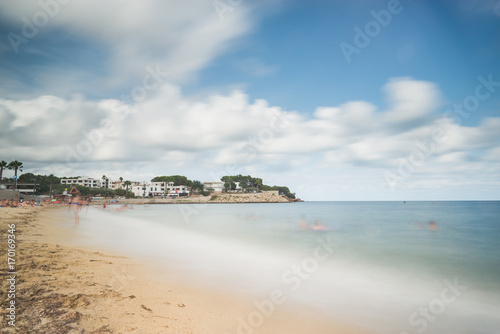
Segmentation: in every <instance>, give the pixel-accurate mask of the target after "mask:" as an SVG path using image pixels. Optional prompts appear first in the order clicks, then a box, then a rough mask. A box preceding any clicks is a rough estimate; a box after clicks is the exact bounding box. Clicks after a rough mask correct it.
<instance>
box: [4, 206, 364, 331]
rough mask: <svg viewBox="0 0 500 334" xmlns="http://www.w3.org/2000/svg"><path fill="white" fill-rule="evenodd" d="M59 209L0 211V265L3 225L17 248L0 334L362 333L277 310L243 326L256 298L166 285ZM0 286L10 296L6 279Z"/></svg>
mask: <svg viewBox="0 0 500 334" xmlns="http://www.w3.org/2000/svg"><path fill="white" fill-rule="evenodd" d="M63 210H64V209H63V208H57V207H48V208H47V207H46V208H37V207H34V208H0V221H1V222H2V224H1V231H0V232H1V234H2V240H4V242H2V246H1V257H2V258H6V256H4V254H5V253H6V251H7V242H6V240H7V238H5V237H4V236H5V235H6V234H7V233H8V232H7V224H15V225H16V229H15V230H16V231H15V233H16V241H17V243H16V247H17V253H16V256H17V258H16V269H17V276H16V285H15V286H16V297H15V302H16V306H17V307H16V312H15V313H16V319H15V324H16V328H15V329H14V328H13V327H12V326H9V325H8V324H7V322H8V318H7V317H6V316H7V315H8V310H7V307H6V306H7V305H8V302H9V300H8V298H7V296H5V297H2V300H1V305H2V307H1V310H2V311H1V314H2V322H3V323H2V326H0V327H1V328H2V330H1V333H14V332H36V333H56V332H57V333H82V329H84V332H85V333H218V334H219V333H305V332H311V333H332V332H335V333H339V334H341V333H345V334H354V333H364V332H363V331H361V330H359V329H354V328H352V327H351V326H350V325H346V324H342V323H340V322H338V321H336V322H332V321H330V320H329V319H321V317H320V316H319V315H316V314H315V313H314V311H313V310H308V309H306V308H304V309H301V310H300V315H297V314H296V313H293V312H292V310H288V309H285V308H283V309H281V308H280V309H277V310H275V312H273V314H272V315H271V316H269V317H268V318H266V321H265V322H264V323H263V324H262V326H258V328H257V327H256V328H253V327H245V326H243V325H242V321H243V320H242V319H243V318H245V319H246V318H247V316H248V315H249V314H251V313H252V312H253V311H255V306H254V305H253V302H254V300H255V299H258V298H256V296H242V295H235V294H230V293H227V292H224V291H215V290H213V289H211V290H209V289H207V288H201V287H197V286H186V285H183V284H179V282H172V281H168V280H167V281H166V280H165V279H164V278H161V279H160V278H159V277H158V276H157V275H156V274H155V269H154V268H153V267H151V266H149V265H147V264H145V263H142V262H141V261H137V260H135V259H131V258H128V257H124V256H121V255H120V254H115V253H114V252H113V251H112V250H100V249H92V248H89V247H86V246H82V245H84V243H82V242H81V241H79V240H78V239H77V236H76V234H75V233H74V229H73V228H71V227H70V226H71V225H72V222H71V220H70V219H68V216H67V214H65V213H64V211H63ZM4 266H5V263H4V264H3V266H2V267H4ZM2 274H3V275H5V270H2ZM1 287H2V291H6V290H8V283H7V281H6V279H2V285H1ZM260 297H261V296H259V298H260ZM295 311H297V310H295Z"/></svg>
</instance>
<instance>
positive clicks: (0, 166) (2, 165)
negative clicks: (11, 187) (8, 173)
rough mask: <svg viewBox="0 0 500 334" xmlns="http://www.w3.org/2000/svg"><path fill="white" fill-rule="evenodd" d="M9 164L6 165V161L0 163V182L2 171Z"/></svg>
mask: <svg viewBox="0 0 500 334" xmlns="http://www.w3.org/2000/svg"><path fill="white" fill-rule="evenodd" d="M8 166H9V164H7V161H3V160H2V161H0V181H2V175H3V170H4V169H6V168H8Z"/></svg>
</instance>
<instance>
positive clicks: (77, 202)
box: [70, 196, 81, 226]
mask: <svg viewBox="0 0 500 334" xmlns="http://www.w3.org/2000/svg"><path fill="white" fill-rule="evenodd" d="M70 208H73V212H74V214H75V226H78V225H80V216H79V215H78V211H80V208H81V200H80V197H78V196H77V197H75V198H73V200H72V201H70Z"/></svg>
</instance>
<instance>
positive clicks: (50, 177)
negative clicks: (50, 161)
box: [47, 174, 57, 199]
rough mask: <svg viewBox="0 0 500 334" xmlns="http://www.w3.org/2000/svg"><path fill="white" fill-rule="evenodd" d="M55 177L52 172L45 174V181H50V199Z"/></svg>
mask: <svg viewBox="0 0 500 334" xmlns="http://www.w3.org/2000/svg"><path fill="white" fill-rule="evenodd" d="M56 180H57V178H56V177H55V176H54V174H50V175H49V176H47V181H49V182H50V198H51V199H52V184H53V183H54V181H56Z"/></svg>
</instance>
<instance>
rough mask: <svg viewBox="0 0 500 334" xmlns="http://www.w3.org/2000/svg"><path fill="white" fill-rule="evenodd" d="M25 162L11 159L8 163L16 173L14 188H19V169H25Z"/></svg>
mask: <svg viewBox="0 0 500 334" xmlns="http://www.w3.org/2000/svg"><path fill="white" fill-rule="evenodd" d="M23 167H24V166H23V163H22V162H20V161H17V160H14V161H11V162H10V163H9V164H8V165H7V168H8V169H13V170H14V175H15V186H14V189H15V190H17V171H20V172H22V171H23Z"/></svg>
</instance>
